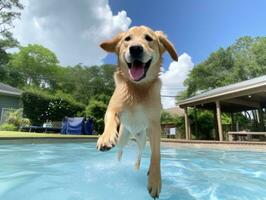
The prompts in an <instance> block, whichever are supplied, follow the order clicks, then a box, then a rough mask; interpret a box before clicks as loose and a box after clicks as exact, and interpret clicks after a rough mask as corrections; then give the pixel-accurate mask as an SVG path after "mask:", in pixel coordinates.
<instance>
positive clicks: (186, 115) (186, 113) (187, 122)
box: [184, 107, 190, 140]
mask: <svg viewBox="0 0 266 200" xmlns="http://www.w3.org/2000/svg"><path fill="white" fill-rule="evenodd" d="M184 111H185V130H186V140H190V137H189V135H190V133H189V132H190V131H189V121H188V120H189V119H188V112H187V107H185V108H184Z"/></svg>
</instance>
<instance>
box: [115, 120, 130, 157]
mask: <svg viewBox="0 0 266 200" xmlns="http://www.w3.org/2000/svg"><path fill="white" fill-rule="evenodd" d="M129 137H130V133H129V132H128V130H127V129H126V128H125V127H124V126H123V124H121V126H120V131H119V138H118V145H117V146H118V152H117V159H118V161H120V160H121V157H122V154H123V148H124V146H126V145H127V143H128V141H129Z"/></svg>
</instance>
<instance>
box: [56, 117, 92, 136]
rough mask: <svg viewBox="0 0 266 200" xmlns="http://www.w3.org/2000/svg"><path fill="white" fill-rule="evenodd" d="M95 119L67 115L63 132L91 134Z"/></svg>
mask: <svg viewBox="0 0 266 200" xmlns="http://www.w3.org/2000/svg"><path fill="white" fill-rule="evenodd" d="M92 132H93V121H92V120H91V119H88V120H86V119H85V118H84V117H73V118H68V117H66V118H65V119H64V121H63V124H62V129H61V134H75V135H91V134H92Z"/></svg>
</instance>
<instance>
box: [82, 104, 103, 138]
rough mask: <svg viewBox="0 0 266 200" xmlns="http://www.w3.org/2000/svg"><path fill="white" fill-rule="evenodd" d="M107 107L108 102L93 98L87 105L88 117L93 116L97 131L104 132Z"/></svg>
mask: <svg viewBox="0 0 266 200" xmlns="http://www.w3.org/2000/svg"><path fill="white" fill-rule="evenodd" d="M106 109H107V104H106V103H104V102H103V101H99V100H95V99H94V100H92V101H90V104H89V105H88V106H87V107H86V111H85V113H86V117H92V118H93V120H94V122H95V126H94V128H95V130H96V132H97V133H99V134H102V133H103V129H104V115H105V112H106Z"/></svg>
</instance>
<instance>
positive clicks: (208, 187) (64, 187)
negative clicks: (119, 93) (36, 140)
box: [0, 143, 266, 200]
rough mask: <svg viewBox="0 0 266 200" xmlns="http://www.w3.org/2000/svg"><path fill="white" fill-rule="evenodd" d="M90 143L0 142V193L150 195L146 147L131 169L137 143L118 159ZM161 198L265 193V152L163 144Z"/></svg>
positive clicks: (94, 197)
mask: <svg viewBox="0 0 266 200" xmlns="http://www.w3.org/2000/svg"><path fill="white" fill-rule="evenodd" d="M115 153H116V151H115V149H114V150H111V151H110V152H105V153H102V152H98V151H96V149H95V144H94V143H59V144H19V145H18V144H17V145H16V144H10V145H0V199H3V200H16V199H19V200H33V199H34V200H105V199H108V200H113V199H114V200H142V199H143V200H146V199H147V200H148V199H151V198H150V196H149V194H148V192H147V191H146V181H147V177H146V173H147V168H148V163H149V149H148V148H146V151H145V152H144V154H143V159H142V164H141V169H140V171H138V172H135V171H134V170H133V166H134V162H135V156H136V155H135V154H136V149H135V145H134V144H131V145H129V146H128V147H127V148H126V149H125V152H124V157H123V158H122V161H121V163H119V162H118V161H116V156H115ZM161 154H162V180H163V188H162V192H161V195H160V199H168V200H190V199H191V200H192V199H200V200H208V199H210V200H224V199H228V200H236V199H241V200H249V199H250V200H256V199H266V153H263V152H243V151H241V152H237V151H223V150H210V149H196V148H162V151H161Z"/></svg>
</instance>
